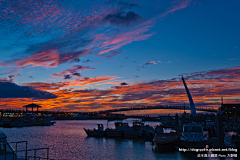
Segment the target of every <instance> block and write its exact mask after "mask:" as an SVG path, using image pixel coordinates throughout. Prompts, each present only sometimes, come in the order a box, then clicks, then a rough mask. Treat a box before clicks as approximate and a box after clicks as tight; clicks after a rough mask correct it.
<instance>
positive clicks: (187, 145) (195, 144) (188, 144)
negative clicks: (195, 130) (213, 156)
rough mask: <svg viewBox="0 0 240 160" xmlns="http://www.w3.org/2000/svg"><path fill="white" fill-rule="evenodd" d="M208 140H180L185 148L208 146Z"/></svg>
mask: <svg viewBox="0 0 240 160" xmlns="http://www.w3.org/2000/svg"><path fill="white" fill-rule="evenodd" d="M207 144H208V141H180V146H181V147H183V148H206V145H207Z"/></svg>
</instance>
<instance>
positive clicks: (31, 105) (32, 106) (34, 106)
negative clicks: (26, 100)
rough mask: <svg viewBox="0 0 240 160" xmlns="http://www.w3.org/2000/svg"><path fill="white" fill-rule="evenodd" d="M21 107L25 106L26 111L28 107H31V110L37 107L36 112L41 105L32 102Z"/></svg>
mask: <svg viewBox="0 0 240 160" xmlns="http://www.w3.org/2000/svg"><path fill="white" fill-rule="evenodd" d="M23 107H24V108H26V112H27V111H28V108H32V112H33V108H37V112H38V108H41V106H39V105H38V104H34V103H31V104H28V105H25V106H23Z"/></svg>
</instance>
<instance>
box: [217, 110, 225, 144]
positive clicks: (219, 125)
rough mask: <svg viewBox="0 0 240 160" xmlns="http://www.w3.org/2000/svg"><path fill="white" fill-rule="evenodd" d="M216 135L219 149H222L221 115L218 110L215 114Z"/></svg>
mask: <svg viewBox="0 0 240 160" xmlns="http://www.w3.org/2000/svg"><path fill="white" fill-rule="evenodd" d="M217 134H218V142H219V147H220V148H223V146H224V133H223V113H222V111H220V110H219V111H218V112H217Z"/></svg>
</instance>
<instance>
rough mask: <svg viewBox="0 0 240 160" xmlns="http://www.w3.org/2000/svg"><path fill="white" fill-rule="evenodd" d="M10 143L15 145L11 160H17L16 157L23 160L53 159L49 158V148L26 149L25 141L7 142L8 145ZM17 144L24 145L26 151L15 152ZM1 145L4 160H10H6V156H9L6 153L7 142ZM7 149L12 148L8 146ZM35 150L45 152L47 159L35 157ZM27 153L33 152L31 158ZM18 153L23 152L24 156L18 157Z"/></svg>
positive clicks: (7, 159)
mask: <svg viewBox="0 0 240 160" xmlns="http://www.w3.org/2000/svg"><path fill="white" fill-rule="evenodd" d="M10 143H15V150H12V158H11V159H12V160H17V158H18V157H21V158H25V160H31V159H34V160H44V159H46V160H53V159H50V158H49V148H36V149H27V141H18V142H9V144H10ZM19 143H25V145H26V149H24V150H17V149H18V144H19ZM2 144H3V145H4V160H10V159H9V157H8V158H7V155H11V154H8V153H7V144H8V142H5V143H2ZM9 147H12V146H10V145H9ZM12 149H13V148H12ZM37 150H47V157H39V156H37V153H36V152H37ZM29 151H34V152H33V156H29V155H28V152H29ZM18 152H25V155H24V156H18V155H17V153H18Z"/></svg>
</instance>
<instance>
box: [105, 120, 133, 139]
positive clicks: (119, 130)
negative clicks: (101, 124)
mask: <svg viewBox="0 0 240 160" xmlns="http://www.w3.org/2000/svg"><path fill="white" fill-rule="evenodd" d="M114 124H115V128H114V129H112V128H106V129H105V133H106V136H107V137H122V136H123V135H124V131H125V130H127V129H128V128H129V126H128V123H126V122H115V123H114Z"/></svg>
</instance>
